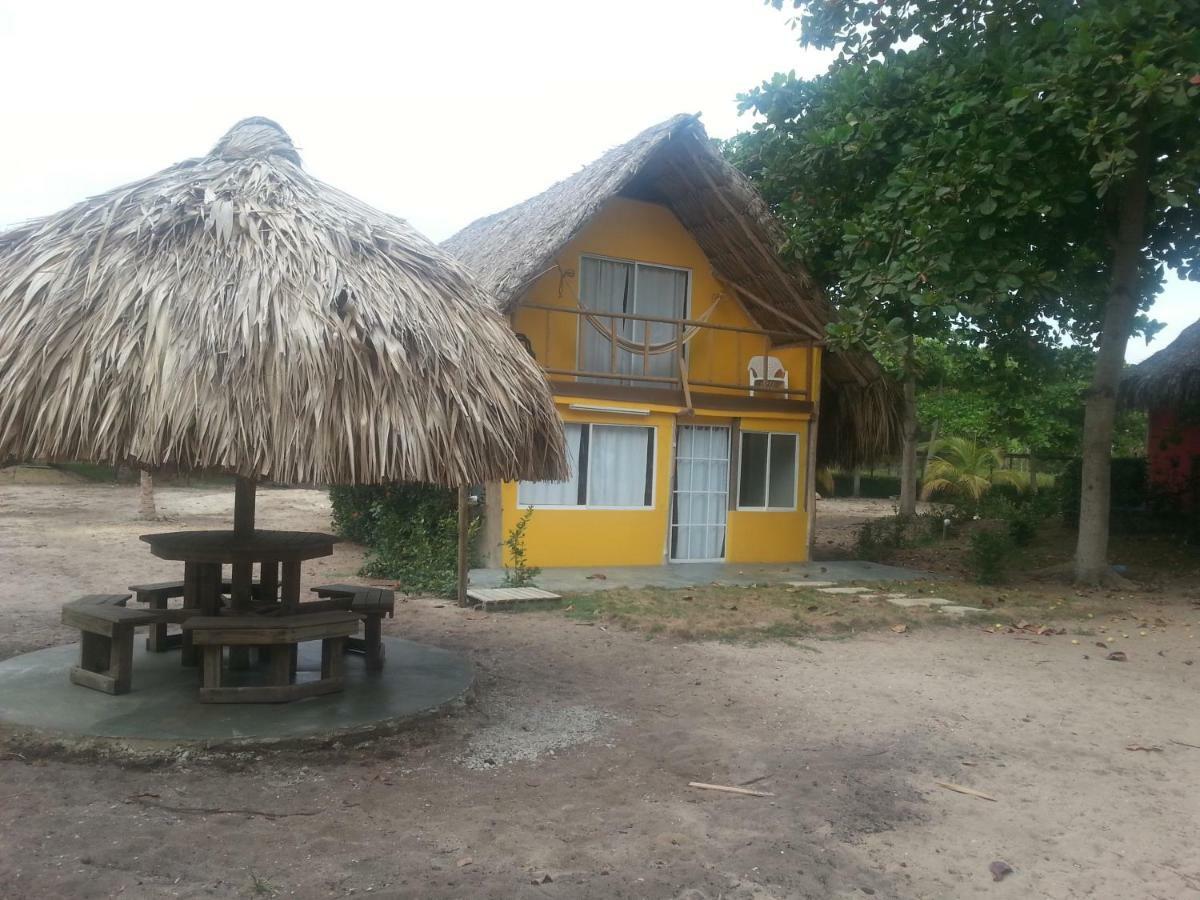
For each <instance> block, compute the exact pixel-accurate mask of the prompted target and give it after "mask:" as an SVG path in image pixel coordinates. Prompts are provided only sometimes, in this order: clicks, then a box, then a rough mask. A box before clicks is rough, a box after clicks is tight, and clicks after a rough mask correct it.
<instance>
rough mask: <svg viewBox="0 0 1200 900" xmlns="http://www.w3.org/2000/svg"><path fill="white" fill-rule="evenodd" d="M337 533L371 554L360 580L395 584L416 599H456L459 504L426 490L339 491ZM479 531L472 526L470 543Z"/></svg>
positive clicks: (440, 491) (451, 494)
mask: <svg viewBox="0 0 1200 900" xmlns="http://www.w3.org/2000/svg"><path fill="white" fill-rule="evenodd" d="M329 494H330V499H331V501H332V503H333V527H334V529H335V530H336V531H337V533H338V534H339V535H341V536H342V537H344V538H346V539H347V540H351V541H355V542H356V543H360V544H363V545H364V546H365V547H366V548H367V557H366V561H365V562H364V563H363V567H362V569H361V570H360V574H362V575H366V576H368V577H370V578H391V579H395V581H396V583H397V586H398V587H399V588H400V589H401V590H403V591H407V592H410V593H433V594H438V595H442V596H452V595H453V594H454V592H455V589H456V586H457V579H458V500H457V496H456V492H455V491H453V490H450V489H448V488H440V487H434V486H432V485H423V484H401V485H387V486H382V487H367V486H361V485H356V486H353V487H337V488H333V489H331V490H330V492H329ZM477 531H478V523H477V522H472V524H471V532H470V537H471V538H472V539H473V538H474V536H475V534H476V532H477Z"/></svg>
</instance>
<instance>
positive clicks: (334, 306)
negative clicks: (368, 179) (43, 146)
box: [0, 118, 567, 485]
mask: <svg viewBox="0 0 1200 900" xmlns="http://www.w3.org/2000/svg"><path fill="white" fill-rule="evenodd" d="M5 459H41V460H68V459H74V460H92V461H105V462H109V461H114V462H123V461H131V462H134V463H136V464H140V465H143V466H147V467H152V468H156V467H167V466H170V467H179V468H185V469H218V470H225V471H232V472H236V473H238V474H241V475H247V476H263V477H266V478H270V479H273V480H276V481H281V482H311V483H318V484H333V483H353V482H357V483H377V482H383V481H400V480H404V481H423V482H432V483H438V484H446V485H454V484H461V483H464V482H477V481H491V480H497V479H515V478H546V477H559V476H563V475H565V474H566V471H567V470H566V465H565V462H564V448H563V442H562V430H561V425H560V423H559V420H558V416H557V415H556V413H555V410H554V405H553V401H552V399H551V397H550V394H549V391H548V389H547V387H546V383H545V379H544V377H543V375H542V373H541V371H540V369H539V368H538V367H537V365H536V364H535V363H534V362H533V361H532V360H531V359H530V358H529V355H528V354H527V353H526V352H525V351H524V349H523V348H522V347H521V345H520V344H519V343H518V342H517V340H516V338H515V337H514V335H513V334H512V332H511V329H510V328H509V327H508V325H507V323H506V322H505V321H504V319H503V317H502V316H500V315H498V314H497V313H496V312H495V311H494V301H493V300H492V298H490V297H488V296H487V295H486V293H485V292H484V291H483V290H481V289H480V288H479V286H478V285H477V284H476V283H475V282H474V281H473V280H472V279H471V278H470V276H469V275H468V274H467V273H466V272H465V271H464V270H463V269H462V267H461V266H460V265H459V264H458V263H457V262H455V261H454V260H453V259H452V258H451V257H450V256H449V255H447V254H446V253H445V252H443V251H441V250H439V249H438V248H437V247H436V246H435V245H433V244H432V243H431V242H429V241H428V240H426V239H425V238H424V237H423V236H422V235H420V234H419V233H418V232H417V231H415V230H414V229H413V228H411V227H410V226H409V225H408V224H407V223H406V222H404V221H403V220H401V219H398V218H395V217H393V216H389V215H386V214H384V213H382V212H379V211H378V210H375V209H372V208H371V207H369V206H367V205H366V204H365V203H362V202H360V201H358V200H356V199H354V198H353V197H350V196H348V195H347V194H344V193H342V192H341V191H338V190H336V189H334V188H332V187H329V186H328V185H326V184H323V183H321V182H319V181H317V180H316V179H314V178H312V177H311V176H310V175H308V174H307V173H306V172H305V171H304V170H303V168H301V165H300V157H299V155H298V154H297V152H296V148H295V147H294V146H293V145H292V142H291V139H290V138H289V137H288V136H287V134H286V133H285V132H284V131H283V129H282V128H280V127H279V126H278V125H277V124H276V123H274V122H272V121H270V120H269V119H261V118H255V119H247V120H245V121H243V122H239V123H238V124H237V125H235V126H234V127H233V128H232V129H231V130H230V131H229V133H228V134H226V135H225V136H224V137H223V138H221V140H220V141H219V142H218V143H217V145H216V147H214V148H213V150H212V152H210V153H209V154H208V155H207V156H204V157H201V158H199V159H189V160H186V161H184V162H181V163H178V164H177V165H174V166H171V167H170V168H168V169H164V170H163V171H161V172H158V173H157V174H154V175H151V176H150V177H148V178H145V179H143V180H141V181H137V182H134V183H132V184H128V185H125V186H123V187H119V188H116V189H114V190H112V191H109V192H108V193H105V194H102V195H100V196H98V197H93V198H91V199H89V200H85V201H84V202H82V203H79V204H77V205H75V206H72V207H71V208H70V209H67V210H65V211H63V212H60V213H57V214H55V215H52V216H48V217H46V218H43V219H38V220H35V221H32V222H29V223H27V224H24V225H21V226H19V227H17V228H16V229H14V230H12V231H9V232H7V233H4V234H0V461H3V460H5Z"/></svg>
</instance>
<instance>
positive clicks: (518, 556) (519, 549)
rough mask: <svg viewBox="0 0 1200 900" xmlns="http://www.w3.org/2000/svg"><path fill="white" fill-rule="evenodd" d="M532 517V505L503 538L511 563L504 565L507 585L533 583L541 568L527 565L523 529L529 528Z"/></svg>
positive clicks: (523, 585)
mask: <svg viewBox="0 0 1200 900" xmlns="http://www.w3.org/2000/svg"><path fill="white" fill-rule="evenodd" d="M532 518H533V507H532V506H531V507H529V508H528V509H527V510H525V513H524V514H523V515H522V516H521V518H520V519H518V520H517V524H516V525H514V526H513V527H512V531H510V532H509V533H508V536H507V537H506V538H505V539H504V546H505V547H507V548H508V558H509V561H510V562H511V563H512V565H511V566H507V565H506V566H505V567H504V583H505V585H507V586H508V587H526V586H527V585H531V584H533V579H535V578H537V577H538V575H540V574H541V572H542V570H541V569H540V568H538V567H537V566H531V565H529V556H528V554H527V552H526V550H525V531H526V529H528V528H529V520H530V519H532Z"/></svg>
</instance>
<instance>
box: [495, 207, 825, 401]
mask: <svg viewBox="0 0 1200 900" xmlns="http://www.w3.org/2000/svg"><path fill="white" fill-rule="evenodd" d="M585 254H594V255H597V256H608V257H612V258H615V259H626V260H636V261H638V262H644V263H658V264H660V265H664V266H674V267H677V268H682V269H689V270H691V308H690V310H689V317H690V318H693V319H695V318H699V317H701V316H702V315H703V314H704V313H705V311H706V310H708V309H709V308H710V307H712V306H713V304H714V303H715V304H716V306H715V308H713V310H712V313H711V315H709V316H708V319H707V320H708V321H709V322H711V323H713V324H717V325H734V326H738V327H743V328H755V327H757V324H756V323H755V322H754V320H753V319H752V318H751V317H750V316H749V315H747V313H746V310H745V308H743V307H742V305H741V303H740V302H739V300H738V298H737V296H736V294H735V293H734V291H733V289H732V288H731V287H729V286H728V285H725V284H722V283H721V282H720V281H718V280H717V279H716V278H715V277H714V275H713V273H712V265H711V263H709V261H708V259H707V257H705V255H704V251H702V250H701V249H700V246H699V244H697V243H696V241H695V240H694V239H693V238H692V236H691V234H690V233H689V232H688V231H687V229H685V228H684V227H683V226H682V225H681V224H680V223H679V220H678V219H676V218H675V216H674V215H673V214H672V213H671V211H670V210H669V209H667V208H666V207H664V206H658V205H657V204H654V203H643V202H641V201H639V200H627V199H625V198H624V197H616V198H614V199H612V200H610V201H609V202H608V203H607V204H605V206H604V208H603V209H602V210H601V211H600V212H599V213H598V214H597V215H596V217H595V218H594V219H593V220H592V222H591V223H590V224H589V225H588V226H587V227H585V228H584V229H583V230H582V231H581V232H580V233H579V235H577V236H576V237H575V239H574V240H572V241H571V242H570V243H568V244H567V245H566V246H565V247H564V248H563V250H562V252H560V253H559V254H558V256H557V258H556V262H557V263H558V266H559V268H557V269H552V270H551V271H549V272H546V273H545V274H543V275H542V276H541V277H540V278H538V279H537V280H536V281H535V282H534V283H533V285H532V286H531V287H530V289H529V292H528V293H527V294H526V296H525V298H524V301H525V302H530V303H536V304H539V305H545V306H562V307H576V306H577V305H578V296H579V269H580V257H581V256H582V255H585ZM568 273H569V274H568ZM580 321H581V320H580V317H579V316H576V315H571V314H569V313H551V312H546V311H544V310H538V309H524V308H519V309H518V310H517V312H516V314H515V315H514V317H513V328H514V329H515V330H516V331H518V332H520V333H522V334H524V335H525V336H526V337H528V338H529V341H530V343H531V344H532V346H533V351H534V354H535V355H536V356H537V359H538V361H539V362H540V363H541V364H542V365H543V366H545V367H547V368H551V369H574V368H576V354H577V352H578V351H577V348H578V328H579V326H580ZM584 327H590V326H587V325H586V324H585V326H584ZM766 352H769V353H770V355H772V356H775V357H776V358H778V359H779V361H780V362H781V363H782V364H783V366H784V367H785V368H786V369H787V370H788V377H789V386H790V387H793V388H796V389H797V390H798V391H799V390H803V389H804V388H805V386H806V385H807V384H808V380H809V369H810V367H811V366H813V363H814V359H815V356H816V353H817V352H819V351H817V350H815V349H813V348H807V347H774V348H768V347H767V345H766V342H765V339H764V338H761V337H758V336H756V335H751V334H738V333H737V332H730V331H709V330H704V331H701V332H700V333H699V334H697V335H696V337H695V338H693V339H692V341H691V342H690V344H689V345H688V375H689V378H690V379H692V380H694V381H712V382H724V383H731V384H739V385H744V384H746V383H747V373H746V367H747V366H748V364H749V362H750V357H752V356H757V355H760V354H763V353H766ZM551 380H552V381H562V380H567V377H566V376H562V375H552V376H551ZM694 390H696V391H713V392H717V393H721V391H720V390H719V389H714V388H708V387H704V388H700V387H697V388H694ZM814 393H816V392H815V391H814ZM810 399H811V398H810Z"/></svg>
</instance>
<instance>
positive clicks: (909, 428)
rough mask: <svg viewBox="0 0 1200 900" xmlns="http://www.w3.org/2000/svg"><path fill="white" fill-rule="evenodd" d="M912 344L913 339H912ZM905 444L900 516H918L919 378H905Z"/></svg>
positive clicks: (903, 448)
mask: <svg viewBox="0 0 1200 900" xmlns="http://www.w3.org/2000/svg"><path fill="white" fill-rule="evenodd" d="M910 343H911V339H910ZM903 427H904V443H903V444H902V446H901V451H900V515H902V516H915V515H916V514H917V376H916V374H915V373H913V371H912V369H911V368H910V369H909V373H908V374H907V375H906V376H905V378H904V419H903Z"/></svg>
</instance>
